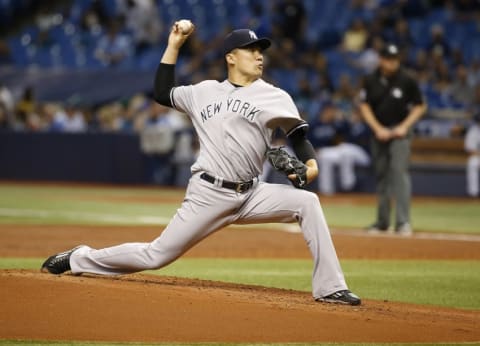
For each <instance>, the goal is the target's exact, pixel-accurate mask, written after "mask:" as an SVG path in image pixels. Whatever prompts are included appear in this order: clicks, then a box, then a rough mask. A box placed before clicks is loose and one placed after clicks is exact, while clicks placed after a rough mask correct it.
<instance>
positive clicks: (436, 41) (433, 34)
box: [428, 25, 450, 58]
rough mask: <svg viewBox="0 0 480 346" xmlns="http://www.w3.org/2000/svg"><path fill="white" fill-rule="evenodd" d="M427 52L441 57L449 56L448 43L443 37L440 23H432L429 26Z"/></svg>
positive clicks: (443, 33)
mask: <svg viewBox="0 0 480 346" xmlns="http://www.w3.org/2000/svg"><path fill="white" fill-rule="evenodd" d="M428 52H429V53H430V55H439V56H442V57H443V58H448V57H449V56H450V45H449V44H448V42H447V39H446V38H445V32H444V30H443V27H442V26H441V25H433V26H432V27H431V28H430V43H429V44H428Z"/></svg>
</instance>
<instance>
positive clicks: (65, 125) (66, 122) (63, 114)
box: [49, 98, 87, 133]
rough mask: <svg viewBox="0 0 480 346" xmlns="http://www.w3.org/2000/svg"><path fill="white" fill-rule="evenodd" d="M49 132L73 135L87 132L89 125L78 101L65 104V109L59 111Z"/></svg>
mask: <svg viewBox="0 0 480 346" xmlns="http://www.w3.org/2000/svg"><path fill="white" fill-rule="evenodd" d="M49 130H50V131H58V132H72V133H73V132H85V131H86V130H87V124H86V122H85V118H84V116H83V113H82V112H81V110H80V104H79V103H78V100H76V99H73V98H72V99H69V100H67V102H66V104H65V109H59V110H57V112H56V113H55V115H54V118H53V121H52V123H51V124H50V128H49Z"/></svg>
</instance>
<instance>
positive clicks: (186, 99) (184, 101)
mask: <svg viewBox="0 0 480 346" xmlns="http://www.w3.org/2000/svg"><path fill="white" fill-rule="evenodd" d="M170 102H171V103H172V106H173V108H175V109H176V110H178V111H180V112H184V113H187V114H193V113H194V112H193V85H186V86H178V87H174V88H172V89H171V90H170Z"/></svg>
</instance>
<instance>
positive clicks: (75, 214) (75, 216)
mask: <svg viewBox="0 0 480 346" xmlns="http://www.w3.org/2000/svg"><path fill="white" fill-rule="evenodd" d="M2 216H3V217H26V218H27V217H35V218H39V219H50V218H58V219H62V220H76V221H81V222H82V223H84V222H103V223H116V224H128V225H131V224H145V225H152V224H153V225H166V224H168V222H169V221H170V218H166V217H162V216H150V215H119V214H105V213H92V212H82V211H59V210H41V209H14V208H0V217H2Z"/></svg>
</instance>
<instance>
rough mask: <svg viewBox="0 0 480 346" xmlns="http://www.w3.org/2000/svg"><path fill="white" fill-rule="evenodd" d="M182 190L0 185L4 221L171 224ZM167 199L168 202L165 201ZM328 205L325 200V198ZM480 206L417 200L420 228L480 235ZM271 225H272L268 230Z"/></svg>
mask: <svg viewBox="0 0 480 346" xmlns="http://www.w3.org/2000/svg"><path fill="white" fill-rule="evenodd" d="M183 195H184V190H182V189H161V188H159V187H152V188H132V187H90V186H85V187H82V186H71V187H69V186H59V187H55V186H52V185H50V186H39V185H28V184H25V185H22V184H11V185H8V184H5V183H4V184H0V223H4V224H5V223H8V224H12V223H13V224H15V223H24V224H25V223H31V224H91V225H116V224H118V225H165V224H167V223H168V221H169V220H170V218H171V217H172V216H173V215H174V213H175V211H176V209H177V208H178V207H179V206H180V204H181V200H182V198H183ZM162 198H163V199H164V201H162ZM320 200H321V201H322V198H321V197H320ZM322 207H323V209H324V212H325V215H326V218H327V222H328V224H329V225H330V226H331V227H332V228H334V227H348V228H358V229H361V228H364V227H365V226H367V225H368V224H370V223H372V221H373V219H374V215H375V204H374V202H371V203H369V204H356V203H354V202H351V203H346V202H342V203H337V202H322ZM479 210H480V203H479V202H475V201H470V200H467V199H443V200H442V199H441V198H439V199H438V200H428V201H427V200H419V201H416V200H415V198H414V199H413V206H412V219H413V221H414V228H416V229H419V230H422V231H441V232H455V233H471V234H474V233H477V234H480V212H479ZM267 227H271V226H268V225H267Z"/></svg>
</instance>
